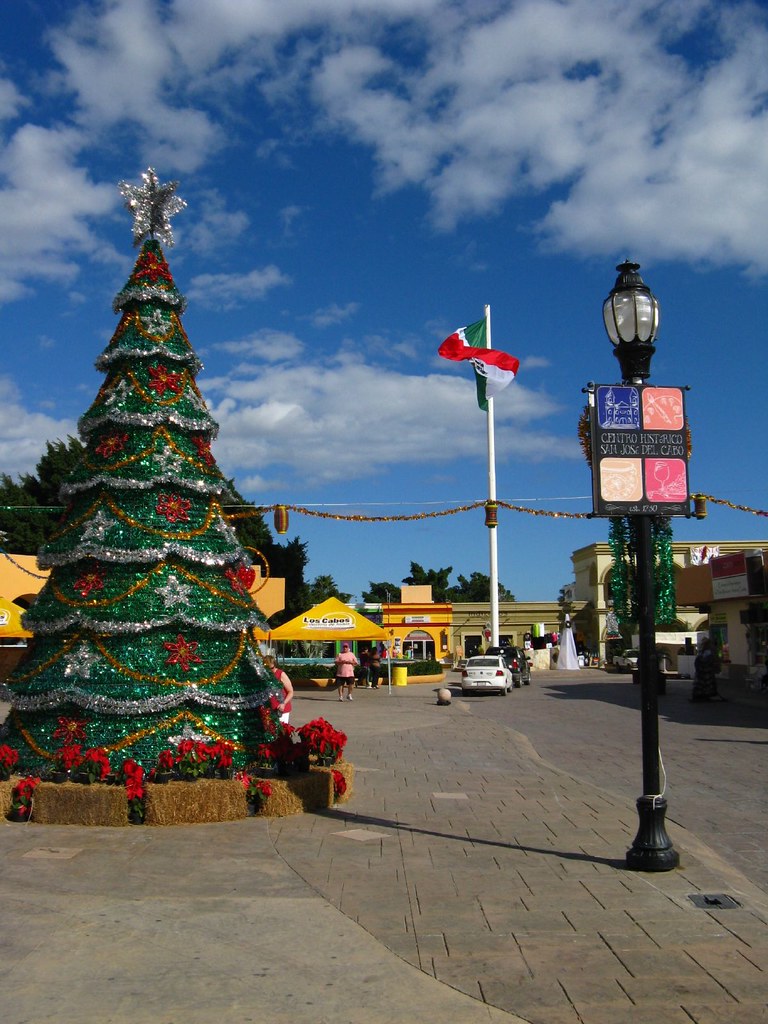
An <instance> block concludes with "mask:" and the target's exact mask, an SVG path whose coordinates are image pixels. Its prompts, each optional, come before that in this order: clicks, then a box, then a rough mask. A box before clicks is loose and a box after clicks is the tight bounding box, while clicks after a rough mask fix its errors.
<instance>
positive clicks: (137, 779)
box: [119, 757, 146, 825]
mask: <svg viewBox="0 0 768 1024" xmlns="http://www.w3.org/2000/svg"><path fill="white" fill-rule="evenodd" d="M119 774H120V779H121V781H122V782H123V783H124V784H125V796H126V799H127V800H128V820H129V821H130V822H131V824H132V825H140V824H141V823H142V822H143V821H144V797H145V796H146V788H145V786H144V769H143V768H142V766H141V765H140V764H139V763H138V761H134V760H133V758H130V757H129V758H128V759H127V760H125V761H123V766H122V768H121V769H120V773H119Z"/></svg>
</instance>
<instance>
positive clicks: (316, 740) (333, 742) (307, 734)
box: [299, 718, 347, 761]
mask: <svg viewBox="0 0 768 1024" xmlns="http://www.w3.org/2000/svg"><path fill="white" fill-rule="evenodd" d="M299 736H301V739H302V742H303V743H304V744H305V745H306V747H307V749H308V750H309V752H310V754H317V756H318V757H323V758H326V757H329V758H332V759H333V761H338V760H340V758H341V753H342V751H343V749H344V744H345V743H346V742H347V736H346V733H343V732H340V731H339V730H338V729H334V728H333V726H332V725H331V724H330V722H326V720H325V719H324V718H315V719H313V720H312V721H311V722H307V723H306V725H302V726H301V728H300V729H299Z"/></svg>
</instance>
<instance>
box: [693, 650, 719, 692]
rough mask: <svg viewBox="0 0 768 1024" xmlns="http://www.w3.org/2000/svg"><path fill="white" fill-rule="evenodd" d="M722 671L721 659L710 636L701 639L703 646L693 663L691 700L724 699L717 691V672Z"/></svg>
mask: <svg viewBox="0 0 768 1024" xmlns="http://www.w3.org/2000/svg"><path fill="white" fill-rule="evenodd" d="M719 671H720V659H719V658H718V656H717V653H716V652H715V649H714V647H713V646H712V641H711V640H710V639H709V637H705V638H704V639H703V640H702V641H701V648H700V650H699V653H698V654H697V655H696V660H695V661H694V663H693V672H694V675H693V692H692V693H691V700H695V701H703V700H722V699H723V698H722V697H721V696H720V694H719V693H718V692H717V674H718V672H719Z"/></svg>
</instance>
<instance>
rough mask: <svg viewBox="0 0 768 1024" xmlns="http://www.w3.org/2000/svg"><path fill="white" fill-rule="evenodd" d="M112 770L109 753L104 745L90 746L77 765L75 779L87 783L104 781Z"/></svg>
mask: <svg viewBox="0 0 768 1024" xmlns="http://www.w3.org/2000/svg"><path fill="white" fill-rule="evenodd" d="M111 770H112V766H111V765H110V763H109V755H108V754H107V752H106V750H105V749H104V747H89V749H88V750H86V751H85V753H84V754H83V756H82V760H81V761H80V763H79V764H78V765H77V772H76V773H75V775H74V776H73V781H74V782H82V783H84V784H86V785H91V784H92V783H94V782H102V781H103V780H104V779H106V777H107V776H108V775H109V773H110V771H111Z"/></svg>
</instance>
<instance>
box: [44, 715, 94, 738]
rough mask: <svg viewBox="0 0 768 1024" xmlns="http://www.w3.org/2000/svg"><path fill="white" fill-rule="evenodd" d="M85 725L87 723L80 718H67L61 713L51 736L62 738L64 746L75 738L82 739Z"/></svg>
mask: <svg viewBox="0 0 768 1024" xmlns="http://www.w3.org/2000/svg"><path fill="white" fill-rule="evenodd" d="M86 725H88V723H87V722H86V721H85V720H84V719H82V718H68V717H67V716H66V715H62V716H61V717H60V718H59V724H58V725H57V726H56V728H55V729H54V730H53V738H54V739H55V740H63V741H64V743H63V745H64V746H67V745H68V744H70V743H74V742H75V740H84V739H85V727H86Z"/></svg>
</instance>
